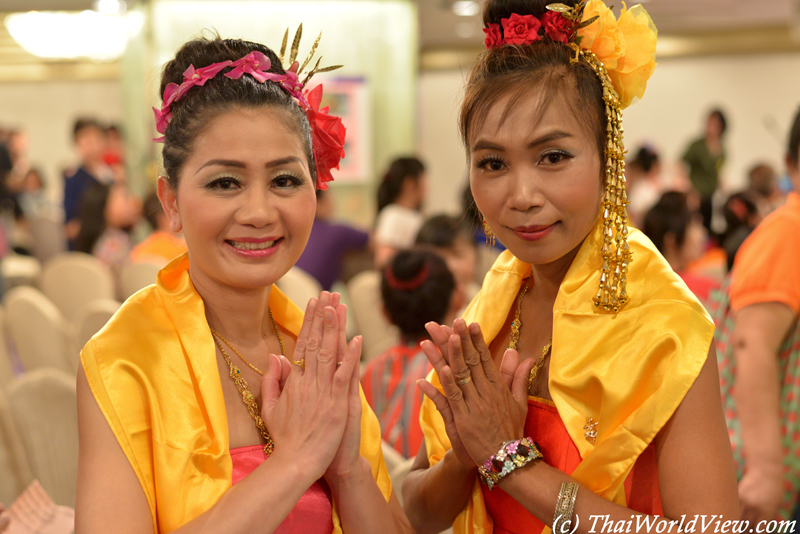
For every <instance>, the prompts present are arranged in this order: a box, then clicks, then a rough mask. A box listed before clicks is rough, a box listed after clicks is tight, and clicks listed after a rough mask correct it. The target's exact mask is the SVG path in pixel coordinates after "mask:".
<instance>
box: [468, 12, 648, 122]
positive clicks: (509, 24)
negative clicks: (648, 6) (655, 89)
mask: <svg viewBox="0 0 800 534" xmlns="http://www.w3.org/2000/svg"><path fill="white" fill-rule="evenodd" d="M547 9H548V10H549V11H548V12H547V13H545V14H544V15H543V16H542V17H541V19H537V18H536V17H534V16H533V15H519V14H517V13H513V14H512V15H511V16H510V17H509V18H506V19H501V21H500V22H501V24H488V25H487V27H486V28H484V29H483V31H484V33H485V34H486V38H485V40H484V44H485V45H486V48H498V47H500V46H503V45H530V44H533V43H535V42H536V41H539V40H541V39H543V38H545V37H547V38H550V39H552V40H553V41H558V42H562V43H566V44H569V43H573V44H574V45H576V46H578V47H580V48H581V49H583V50H589V51H591V52H593V53H594V54H595V56H597V59H599V60H600V61H601V62H602V63H603V65H604V66H605V67H606V70H607V71H608V75H609V77H610V79H611V82H612V84H613V86H614V90H615V91H616V92H617V96H618V97H619V100H620V108H621V109H624V108H626V107H628V106H629V105H631V104H632V103H633V101H634V99H639V98H641V97H642V96H643V95H644V92H645V89H646V88H647V81H648V80H649V79H650V76H651V75H652V74H653V70H654V69H655V66H656V60H655V52H656V40H657V38H658V30H657V29H656V27H655V24H653V20H652V19H651V18H650V15H648V14H647V11H645V9H644V8H643V7H642V6H641V5H636V6H634V7H632V8H631V9H628V8H627V6H626V5H625V2H622V12H621V13H620V16H619V19H617V18H616V17H615V16H614V13H613V12H612V11H611V9H610V8H608V7H607V6H606V5H605V4H604V3H603V2H602V0H588V2H586V1H581V2H579V3H578V4H577V5H576V6H575V7H569V6H567V5H564V4H549V5H548V6H547Z"/></svg>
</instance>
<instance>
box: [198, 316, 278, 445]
mask: <svg viewBox="0 0 800 534" xmlns="http://www.w3.org/2000/svg"><path fill="white" fill-rule="evenodd" d="M267 312H268V313H269V318H270V320H271V321H272V327H273V329H274V330H275V335H277V336H278V343H280V345H281V354H282V355H284V356H286V348H285V347H284V345H283V338H281V334H280V332H279V331H278V325H277V323H275V319H274V318H273V317H272V310H271V309H270V308H269V307H267ZM210 330H211V333H212V334H213V336H212V337H213V338H214V343H216V345H217V348H219V351H220V353H221V354H222V357H223V358H224V359H225V363H227V364H228V368H229V369H230V374H229V376H230V377H231V379H232V380H233V383H234V384H235V385H236V389H237V390H239V393H240V394H241V395H242V402H244V404H245V406H247V411H248V412H249V413H250V416H251V417H252V418H253V420H254V421H255V422H256V428H257V429H258V431H259V433H260V434H261V437H263V438H264V441H266V442H267V443H266V445H264V454H266V455H267V456H270V455H272V452H273V451H274V450H275V442H274V441H273V440H272V436H270V434H269V431H268V430H267V425H265V424H264V419H262V418H261V410H260V409H259V407H258V403H257V402H256V399H255V397H254V396H253V394H252V393H250V386H248V385H247V381H246V380H245V379H244V378H243V377H242V372H241V371H240V370H239V368H238V367H236V366H235V365H233V362H232V361H231V358H230V356H228V354H227V353H226V352H225V349H224V348H223V346H222V344H221V343H220V342H219V341H220V340H222V341H223V342H224V343H225V344H226V345H228V347H229V348H230V349H231V350H232V351H233V352H235V353H236V355H237V356H238V357H239V358H241V359H242V361H243V362H244V363H246V364H247V365H249V366H250V367H251V368H252V369H253V370H254V371H255V372H257V373H258V374H260V375H263V374H264V372H263V371H261V370H259V369H258V368H256V367H255V366H254V365H253V364H252V363H250V362H248V361H247V360H246V359H245V358H244V357H243V356H242V355H241V354H240V353H239V351H238V350H236V349H235V348H234V347H233V345H231V344H230V343H228V340H226V339H225V338H224V337H222V336H221V335H220V334H219V332H217V331H215V330H214V329H213V328H212V329H210ZM218 338H219V339H218Z"/></svg>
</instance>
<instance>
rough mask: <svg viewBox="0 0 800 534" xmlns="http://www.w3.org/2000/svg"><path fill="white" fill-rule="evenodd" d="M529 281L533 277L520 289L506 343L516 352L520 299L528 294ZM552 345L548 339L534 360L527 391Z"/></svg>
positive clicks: (529, 279)
mask: <svg viewBox="0 0 800 534" xmlns="http://www.w3.org/2000/svg"><path fill="white" fill-rule="evenodd" d="M531 280H533V275H531V276H530V277H529V278H528V281H527V282H525V287H523V288H522V293H520V295H519V301H518V302H517V311H516V313H515V314H514V320H513V321H512V322H511V340H510V341H509V342H508V348H509V349H514V350H517V343H519V331H520V328H521V327H522V321H520V318H519V316H520V314H521V313H522V299H524V298H525V294H526V293H527V292H528V288H530V286H531ZM552 345H553V338H552V337H551V338H550V341H548V342H547V344H546V345H545V346H544V347H542V355H541V356H539V359H538V360H536V363H535V364H534V366H533V368H531V373H530V375H529V376H528V389H530V387H531V384H532V383H533V379H534V378H536V375H537V374H538V373H539V370H540V369H541V368H542V366H543V365H544V360H545V358H546V357H547V353H548V352H550V347H552Z"/></svg>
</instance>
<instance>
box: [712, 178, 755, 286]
mask: <svg viewBox="0 0 800 534" xmlns="http://www.w3.org/2000/svg"><path fill="white" fill-rule="evenodd" d="M722 214H723V215H724V216H725V233H724V234H722V236H721V238H720V241H721V242H722V248H723V250H724V251H725V257H726V261H727V263H726V266H727V268H728V271H730V270H731V269H733V262H734V259H735V258H736V253H737V252H738V251H739V247H741V246H742V243H744V240H745V239H747V237H748V236H749V235H750V234H751V233H752V231H753V230H755V228H756V226H757V225H758V223H760V222H761V220H762V219H763V218H764V217H763V216H762V215H761V212H760V210H759V207H758V205H757V204H756V201H755V199H754V198H753V196H752V194H751V193H750V192H749V191H743V192H740V193H734V194H733V195H731V196H729V197H728V199H727V200H726V201H725V204H724V205H723V206H722Z"/></svg>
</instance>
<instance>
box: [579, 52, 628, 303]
mask: <svg viewBox="0 0 800 534" xmlns="http://www.w3.org/2000/svg"><path fill="white" fill-rule="evenodd" d="M573 47H574V48H575V50H576V53H575V57H574V59H573V62H577V61H578V58H579V56H582V57H583V59H584V60H585V61H586V63H587V64H588V65H589V66H590V67H591V68H592V70H593V71H594V73H595V74H596V75H597V77H598V78H599V79H600V83H601V84H602V85H603V101H604V102H605V114H606V144H605V149H604V159H605V191H604V192H603V199H602V203H601V209H602V210H603V245H602V249H601V253H602V256H603V266H602V268H601V272H600V285H599V288H598V290H597V295H595V297H594V299H593V302H594V305H595V306H596V307H598V308H599V309H600V310H602V311H604V312H610V313H616V312H618V311H619V310H620V309H621V308H622V307H623V306H624V305H625V304H626V303H627V302H628V300H629V298H628V291H627V281H628V265H629V264H630V262H631V261H632V258H631V256H632V252H631V248H630V246H629V245H628V212H627V205H628V195H627V193H626V191H625V144H624V143H623V140H622V134H623V129H622V109H621V107H620V101H619V98H618V97H617V94H616V92H615V91H614V86H613V85H612V84H611V79H610V78H609V77H608V72H607V71H606V67H605V66H604V65H603V64H602V63H601V62H600V60H598V59H597V57H596V56H595V55H594V54H593V53H592V52H591V51H588V50H582V49H580V48H579V47H578V46H576V45H573Z"/></svg>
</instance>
